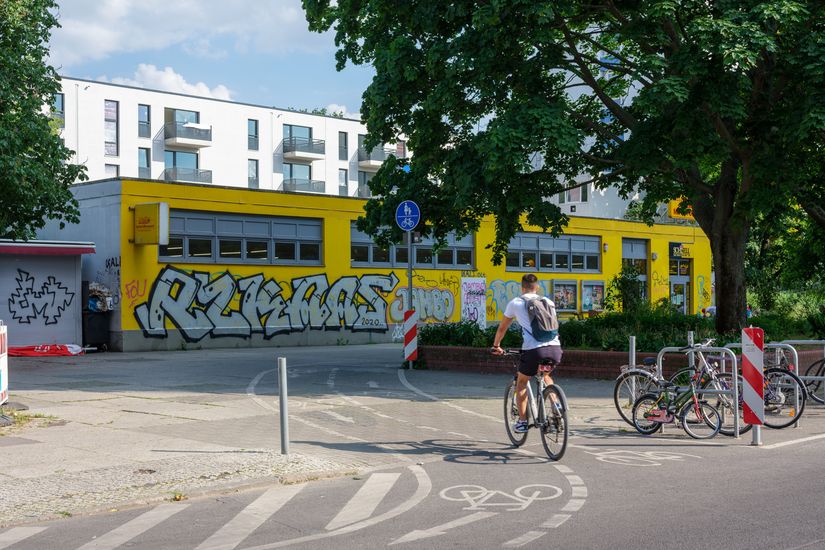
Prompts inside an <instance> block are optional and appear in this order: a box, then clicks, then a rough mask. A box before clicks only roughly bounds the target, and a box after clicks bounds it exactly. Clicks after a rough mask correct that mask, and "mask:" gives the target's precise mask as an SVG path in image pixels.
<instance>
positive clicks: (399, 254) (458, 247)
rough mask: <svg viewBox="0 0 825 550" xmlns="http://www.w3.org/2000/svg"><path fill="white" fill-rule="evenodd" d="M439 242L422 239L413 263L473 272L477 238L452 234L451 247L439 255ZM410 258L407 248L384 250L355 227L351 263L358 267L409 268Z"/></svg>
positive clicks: (405, 246) (416, 246) (424, 267)
mask: <svg viewBox="0 0 825 550" xmlns="http://www.w3.org/2000/svg"><path fill="white" fill-rule="evenodd" d="M434 245H435V241H434V240H433V239H430V238H425V239H421V240H420V242H415V243H414V244H413V260H414V262H415V264H414V265H415V267H416V268H418V269H436V268H439V269H462V270H470V269H473V265H474V263H473V256H474V254H473V251H474V249H475V246H474V243H473V236H472V235H467V236H466V237H463V238H461V239H458V238H456V236H455V235H454V234H452V233H450V234H449V235H448V236H447V244H446V246H445V247H444V248H442V249H440V250H438V251H437V252H436V251H434V250H433V246H434ZM408 257H409V254H408V248H407V245H406V244H399V245H392V246H390V247H389V248H382V247H380V246H378V245H377V244H375V243H374V242H373V240H372V238H371V237H370V236H369V235H367V234H366V233H364V232H362V231H359V230H358V228H357V227H355V222H353V223H352V225H351V227H350V262H351V263H352V265H353V266H354V267H369V266H379V267H380V266H383V267H388V266H397V267H406V265H407V259H408Z"/></svg>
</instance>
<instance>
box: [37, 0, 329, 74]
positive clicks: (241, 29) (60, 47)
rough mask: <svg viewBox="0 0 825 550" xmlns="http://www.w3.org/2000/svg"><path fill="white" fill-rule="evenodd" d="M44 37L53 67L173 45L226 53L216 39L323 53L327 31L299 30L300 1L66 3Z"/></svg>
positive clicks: (210, 54)
mask: <svg viewBox="0 0 825 550" xmlns="http://www.w3.org/2000/svg"><path fill="white" fill-rule="evenodd" d="M59 21H60V24H61V25H62V28H60V29H54V32H53V34H52V39H51V44H50V46H51V63H52V64H53V65H55V66H56V67H57V68H58V71H60V70H62V69H64V68H67V67H70V66H72V65H78V64H81V63H84V62H87V61H91V60H100V59H105V58H107V57H109V56H111V55H115V54H118V53H129V52H140V51H149V50H163V49H164V48H168V47H170V46H175V47H179V48H181V49H182V50H183V51H185V52H187V53H189V54H190V55H198V56H202V57H206V58H210V59H211V58H216V57H218V58H220V57H223V56H225V55H226V51H225V50H224V49H223V48H221V47H215V46H213V44H214V43H215V42H216V41H220V40H222V41H224V42H227V43H229V44H232V45H233V47H234V48H235V49H236V50H237V51H241V52H243V51H250V50H252V51H255V52H265V53H290V52H295V51H327V50H329V51H331V50H332V49H333V47H334V46H333V41H332V36H331V33H327V34H325V35H319V34H317V33H312V32H310V31H309V30H308V29H307V22H306V19H305V17H304V11H303V9H302V8H301V3H300V0H274V1H270V2H261V1H260V0H233V1H232V2H227V1H226V0H174V1H172V2H170V1H169V0H67V1H65V2H62V4H61V6H60V9H59Z"/></svg>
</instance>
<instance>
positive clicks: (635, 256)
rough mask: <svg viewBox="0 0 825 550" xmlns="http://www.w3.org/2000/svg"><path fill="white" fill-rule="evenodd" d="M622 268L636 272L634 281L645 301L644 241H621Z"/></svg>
mask: <svg viewBox="0 0 825 550" xmlns="http://www.w3.org/2000/svg"><path fill="white" fill-rule="evenodd" d="M622 267H632V268H633V269H635V270H636V273H637V275H636V279H637V280H638V281H639V286H640V287H641V289H642V298H645V299H647V267H648V266H647V241H646V240H644V239H622Z"/></svg>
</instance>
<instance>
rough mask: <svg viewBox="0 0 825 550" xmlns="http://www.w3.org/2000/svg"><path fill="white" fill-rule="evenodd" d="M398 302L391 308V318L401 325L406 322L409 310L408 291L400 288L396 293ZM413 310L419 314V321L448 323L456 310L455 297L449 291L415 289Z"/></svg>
mask: <svg viewBox="0 0 825 550" xmlns="http://www.w3.org/2000/svg"><path fill="white" fill-rule="evenodd" d="M395 296H396V300H395V301H394V302H393V303H392V306H391V307H390V318H391V319H392V320H393V321H394V322H396V323H400V322H402V321H403V320H404V312H405V311H406V310H407V309H409V300H408V299H407V296H408V291H407V289H406V288H399V289H398V290H396V291H395ZM413 309H415V311H416V312H417V313H418V320H419V321H424V320H426V319H435V320H436V321H446V320H448V319H450V318H451V317H452V315H453V311H454V310H455V296H453V293H452V292H451V291H449V290H442V289H438V288H434V289H425V288H413Z"/></svg>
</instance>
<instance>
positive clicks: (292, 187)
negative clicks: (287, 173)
mask: <svg viewBox="0 0 825 550" xmlns="http://www.w3.org/2000/svg"><path fill="white" fill-rule="evenodd" d="M282 190H283V191H292V192H298V193H326V190H327V186H326V182H324V181H320V180H305V179H298V178H291V179H285V180H284V185H283V187H282Z"/></svg>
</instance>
